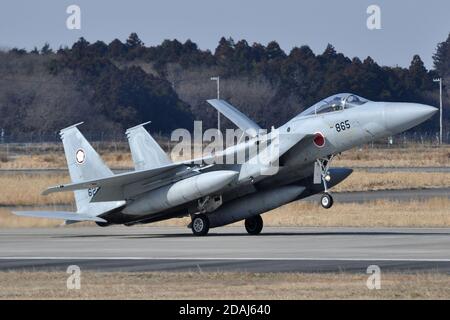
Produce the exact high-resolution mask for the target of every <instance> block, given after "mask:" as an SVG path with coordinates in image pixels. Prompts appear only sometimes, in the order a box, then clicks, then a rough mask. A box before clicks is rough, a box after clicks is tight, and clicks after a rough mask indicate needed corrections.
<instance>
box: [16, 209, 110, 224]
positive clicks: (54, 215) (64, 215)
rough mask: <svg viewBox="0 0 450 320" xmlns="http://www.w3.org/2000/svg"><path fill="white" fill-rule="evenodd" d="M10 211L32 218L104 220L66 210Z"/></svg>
mask: <svg viewBox="0 0 450 320" xmlns="http://www.w3.org/2000/svg"><path fill="white" fill-rule="evenodd" d="M12 213H14V214H15V215H16V216H25V217H34V218H47V219H63V220H69V221H95V222H106V220H105V219H102V218H99V217H95V216H90V215H87V214H82V213H76V212H67V211H13V212H12Z"/></svg>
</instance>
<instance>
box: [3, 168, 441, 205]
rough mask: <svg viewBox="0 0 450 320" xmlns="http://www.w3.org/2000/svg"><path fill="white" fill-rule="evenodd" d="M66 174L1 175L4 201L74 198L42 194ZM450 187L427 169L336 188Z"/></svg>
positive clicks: (365, 176) (366, 177) (364, 177)
mask: <svg viewBox="0 0 450 320" xmlns="http://www.w3.org/2000/svg"><path fill="white" fill-rule="evenodd" d="M69 182H70V179H69V177H68V176H67V175H66V174H35V175H24V174H15V175H0V186H3V187H2V190H1V191H2V192H0V205H3V206H23V205H55V204H68V203H71V202H73V195H72V193H71V192H61V193H56V194H51V195H49V196H42V195H41V192H42V191H43V190H45V189H46V188H48V187H50V186H55V185H58V184H61V183H69ZM433 187H450V173H424V172H386V173H377V172H374V173H373V172H364V171H355V172H353V173H352V174H351V175H350V176H349V177H348V178H347V179H346V180H344V182H342V183H341V184H339V185H337V186H336V187H334V188H333V189H332V190H333V191H334V192H342V191H370V190H382V189H405V188H418V189H420V188H433Z"/></svg>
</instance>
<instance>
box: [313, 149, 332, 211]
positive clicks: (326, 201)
mask: <svg viewBox="0 0 450 320" xmlns="http://www.w3.org/2000/svg"><path fill="white" fill-rule="evenodd" d="M333 158H334V155H330V156H328V157H327V158H326V159H317V167H318V169H319V170H320V177H321V178H320V180H322V184H323V191H324V193H323V194H322V197H321V198H320V205H321V206H322V207H323V208H325V209H330V208H331V207H332V206H333V202H334V201H333V197H332V196H331V195H330V193H329V192H328V185H327V182H329V181H330V180H331V177H330V174H329V172H328V168H329V167H330V163H331V160H333ZM320 180H319V181H320Z"/></svg>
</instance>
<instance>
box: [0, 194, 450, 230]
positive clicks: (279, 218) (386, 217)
mask: <svg viewBox="0 0 450 320" xmlns="http://www.w3.org/2000/svg"><path fill="white" fill-rule="evenodd" d="M18 209H21V208H18ZM22 209H24V208H22ZM24 210H29V208H25V209H24ZM32 210H38V208H32ZM263 219H264V225H265V226H305V227H450V200H449V199H448V198H435V199H430V200H427V201H409V202H397V201H387V200H380V201H375V202H369V203H362V204H359V203H339V202H337V203H335V204H334V205H333V207H332V208H331V209H329V210H326V209H323V208H322V207H320V206H319V205H318V204H316V203H309V202H304V201H297V202H294V203H291V204H288V205H285V206H282V207H280V208H277V209H275V210H272V211H269V212H267V213H265V214H264V215H263ZM189 222H190V219H189V218H188V217H186V218H181V219H177V218H175V219H171V220H166V221H162V222H156V223H152V224H151V225H152V226H186V225H188V223H189ZM61 223H62V220H50V219H39V218H29V217H17V216H15V215H13V214H11V211H10V210H9V209H4V208H3V209H1V208H0V228H21V227H22V228H27V227H54V226H58V225H61ZM79 225H93V224H89V223H82V224H75V225H73V227H75V228H76V227H77V226H79ZM234 225H243V223H242V222H238V223H236V224H234Z"/></svg>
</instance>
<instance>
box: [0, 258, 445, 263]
mask: <svg viewBox="0 0 450 320" xmlns="http://www.w3.org/2000/svg"><path fill="white" fill-rule="evenodd" d="M0 260H149V261H150V260H174V261H176V260H211V261H218V260H236V261H246V260H250V261H252V260H254V261H260V260H267V261H286V260H291V261H292V260H295V261H392V262H450V259H415V258H405V259H389V258H295V257H294V258H260V257H256V258H255V257H249V258H240V257H238V258H236V257H231V258H230V257H224V258H218V257H214V258H212V257H205V258H200V257H195V258H189V257H0Z"/></svg>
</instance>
